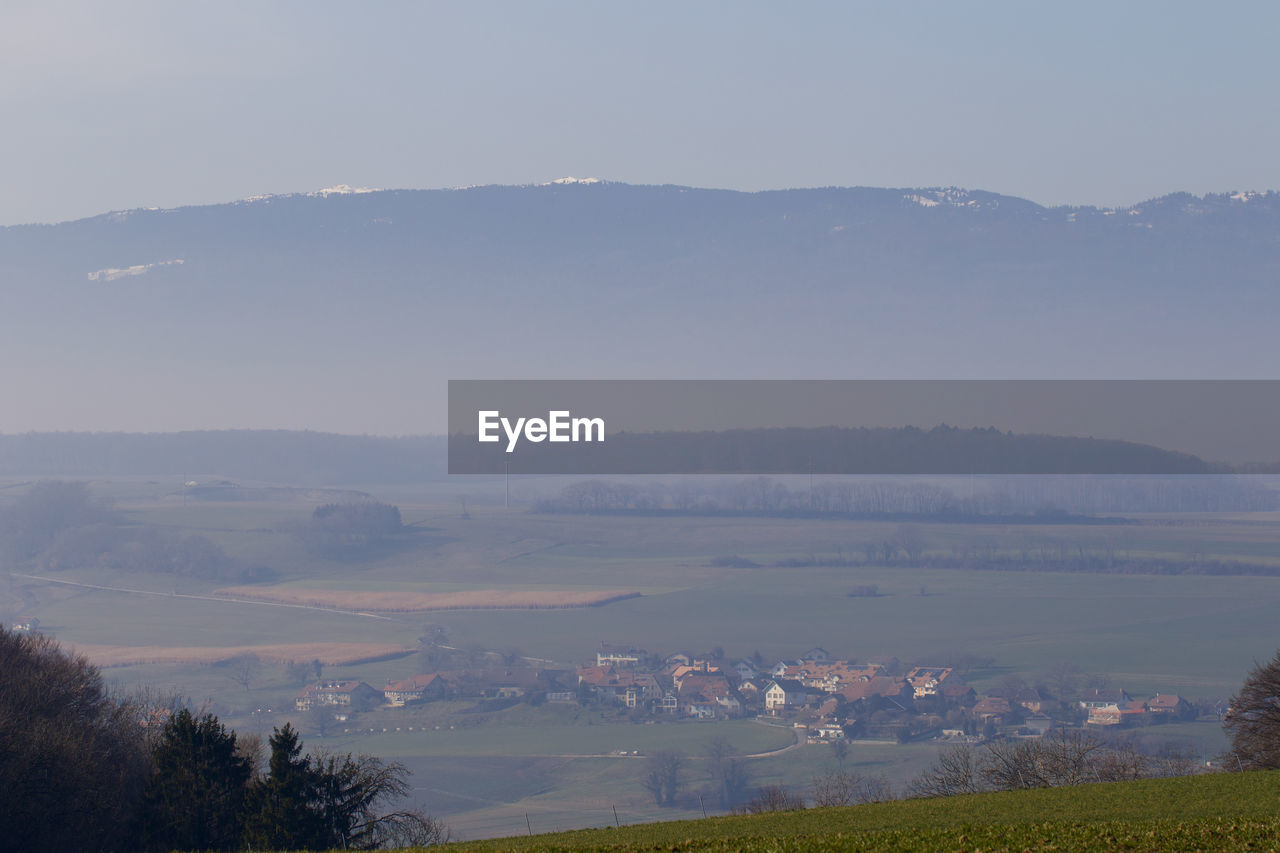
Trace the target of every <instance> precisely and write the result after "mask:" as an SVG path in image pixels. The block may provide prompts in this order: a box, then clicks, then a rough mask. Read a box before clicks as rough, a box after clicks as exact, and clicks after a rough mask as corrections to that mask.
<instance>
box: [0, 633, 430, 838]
mask: <svg viewBox="0 0 1280 853" xmlns="http://www.w3.org/2000/svg"><path fill="white" fill-rule="evenodd" d="M264 753H269V755H267V756H266V766H265V767H264V766H262V765H263V757H264ZM407 776H408V771H407V770H406V768H405V767H404V766H403V765H401V764H398V763H395V762H385V761H383V760H381V759H378V758H373V757H370V756H364V755H351V754H345V755H339V754H335V753H324V752H313V753H310V754H304V753H303V750H302V743H301V742H300V740H299V738H298V733H297V732H296V731H294V730H293V728H292V727H291V726H289V725H286V726H285V727H284V728H277V729H276V730H275V731H274V733H273V734H272V735H271V737H270V740H269V742H268V744H266V745H265V746H264V745H263V744H262V743H261V741H260V740H259V739H258V738H257V737H256V736H249V737H239V736H238V735H237V734H236V733H235V732H234V731H229V730H228V729H226V728H225V727H224V726H223V725H222V724H221V723H220V722H219V721H218V719H217V718H216V717H214V716H213V715H211V714H203V715H200V714H195V713H192V712H191V711H190V710H188V709H186V708H182V707H174V705H173V703H168V704H166V703H161V702H157V701H155V700H154V699H148V698H146V697H136V696H135V697H129V696H124V695H120V694H118V693H116V692H113V691H112V690H110V689H108V688H107V686H106V685H105V683H104V681H103V679H102V676H101V674H100V673H99V671H98V670H97V669H96V668H95V667H94V666H93V665H91V664H90V663H89V662H88V661H86V660H85V659H84V658H83V657H80V656H73V655H70V654H67V653H66V652H64V651H62V650H61V649H60V648H59V647H58V645H57V643H55V642H54V641H53V640H52V639H51V638H49V637H46V636H44V635H40V634H28V633H18V632H14V631H9V630H7V629H4V628H2V627H0V790H3V791H4V796H3V797H0V838H3V839H4V845H3V846H5V847H6V849H14V850H85V851H114V850H140V851H162V850H173V849H183V850H242V849H322V850H323V849H332V848H343V849H377V848H381V847H388V846H401V845H407V844H418V845H422V844H430V843H436V842H441V841H445V840H447V838H448V830H447V828H446V827H445V826H444V825H443V824H442V823H440V822H439V821H438V820H435V819H433V818H431V817H429V816H426V815H424V814H421V813H418V812H414V811H411V810H404V809H393V808H391V806H392V804H394V803H396V802H397V801H399V800H400V799H402V798H403V797H404V796H405V795H406V794H407V793H408V791H409V787H408V784H407V781H406V780H407Z"/></svg>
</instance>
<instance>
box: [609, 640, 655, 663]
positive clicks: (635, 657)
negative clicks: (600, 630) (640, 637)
mask: <svg viewBox="0 0 1280 853" xmlns="http://www.w3.org/2000/svg"><path fill="white" fill-rule="evenodd" d="M648 656H649V653H648V652H646V651H645V650H644V649H638V648H636V647H635V646H615V645H613V644H612V643H601V644H600V650H599V651H597V652H596V666H639V665H640V662H641V661H643V660H645V659H646V658H647V657H648Z"/></svg>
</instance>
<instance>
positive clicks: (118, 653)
mask: <svg viewBox="0 0 1280 853" xmlns="http://www.w3.org/2000/svg"><path fill="white" fill-rule="evenodd" d="M74 650H75V652H76V653H77V654H82V655H84V656H85V657H87V658H88V659H89V660H90V661H92V662H93V663H95V664H97V665H98V666H102V667H111V666H132V665H135V664H145V663H180V664H193V663H194V664H218V663H225V662H226V661H229V660H233V659H235V658H238V657H243V656H245V655H256V656H257V657H258V658H259V659H261V660H263V661H266V662H269V663H287V662H289V661H299V662H306V663H310V662H311V661H313V660H318V661H320V662H321V663H322V664H324V665H326V666H345V665H352V664H359V663H371V662H373V661H379V660H390V659H392V658H397V657H403V656H405V655H410V654H413V653H414V652H415V651H417V649H415V648H412V647H410V646H405V645H401V644H399V643H278V644H274V645H261V646H108V645H90V644H85V645H76V646H74Z"/></svg>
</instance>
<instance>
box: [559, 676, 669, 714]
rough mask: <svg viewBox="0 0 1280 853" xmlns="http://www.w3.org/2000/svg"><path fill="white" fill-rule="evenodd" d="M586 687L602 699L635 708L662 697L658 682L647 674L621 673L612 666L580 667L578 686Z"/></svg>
mask: <svg viewBox="0 0 1280 853" xmlns="http://www.w3.org/2000/svg"><path fill="white" fill-rule="evenodd" d="M584 684H585V685H586V686H587V687H588V688H589V689H590V690H591V691H592V692H593V693H594V694H595V695H596V696H598V697H600V698H601V699H604V700H608V701H612V702H617V703H619V704H622V705H626V706H627V707H628V708H635V707H637V706H638V705H640V704H641V703H643V702H649V701H656V700H657V699H659V698H661V697H662V689H661V688H660V687H659V686H658V680H657V679H656V678H654V677H653V676H652V675H649V674H647V673H638V672H632V671H630V670H622V671H619V670H617V669H615V668H613V667H612V666H580V667H578V686H579V687H581V686H582V685H584Z"/></svg>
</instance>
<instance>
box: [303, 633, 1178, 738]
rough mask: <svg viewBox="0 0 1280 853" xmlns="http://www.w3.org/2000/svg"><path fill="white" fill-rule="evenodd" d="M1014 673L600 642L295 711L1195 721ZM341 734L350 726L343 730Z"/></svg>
mask: <svg viewBox="0 0 1280 853" xmlns="http://www.w3.org/2000/svg"><path fill="white" fill-rule="evenodd" d="M1059 693H1060V694H1062V695H1051V691H1050V690H1048V689H1046V688H1045V687H1044V686H1043V685H1041V686H1031V685H1028V684H1026V683H1025V682H1023V681H1022V680H1021V679H1019V678H1017V677H1007V678H1005V679H1004V680H1003V681H1002V682H1001V684H1000V685H999V686H995V687H989V688H987V689H985V691H984V692H983V693H981V694H979V693H978V692H977V691H976V690H975V689H974V688H973V687H972V686H970V685H969V684H968V683H966V681H965V679H964V678H963V676H962V675H961V674H960V673H959V672H958V671H957V668H955V667H950V666H918V665H911V666H906V665H903V664H902V663H900V662H899V661H898V660H896V659H888V660H879V661H868V662H865V663H855V662H854V661H851V660H847V659H837V658H834V657H833V656H832V655H831V654H830V653H829V652H828V651H827V650H825V649H822V648H813V649H810V650H808V651H807V652H805V653H804V654H802V655H801V656H800V657H799V658H797V659H795V660H784V661H778V662H777V663H775V664H773V665H766V664H765V662H764V661H763V660H761V659H760V657H759V655H755V656H754V657H753V658H736V659H735V658H728V657H726V656H725V655H724V654H723V652H722V651H721V650H720V649H716V650H714V651H713V652H712V653H710V654H706V655H690V654H686V653H683V652H676V653H673V654H669V655H666V656H665V657H662V656H658V655H653V654H650V653H649V652H647V651H646V650H645V649H641V648H636V647H632V646H626V645H614V644H610V643H601V644H600V647H599V648H598V649H597V650H596V652H595V659H594V661H593V662H590V663H584V664H583V665H581V666H579V667H577V669H576V670H571V669H565V668H560V669H556V668H539V667H535V666H529V665H522V664H521V663H520V662H518V661H517V662H512V663H511V665H507V666H467V667H462V668H458V669H445V670H439V671H435V672H430V673H423V674H419V675H414V676H412V677H410V678H407V679H403V680H397V681H389V682H388V683H386V684H385V685H384V686H383V687H382V688H381V689H380V690H379V689H377V688H375V687H373V686H372V685H369V684H367V683H365V682H362V681H350V680H318V681H315V682H313V683H311V684H308V685H307V686H306V687H305V688H303V689H302V691H301V692H300V693H299V694H298V695H297V697H296V700H295V705H296V709H297V710H298V711H300V712H306V713H309V714H311V715H312V719H316V718H319V719H321V720H324V721H327V720H329V719H332V721H333V722H334V723H337V724H345V723H349V722H351V719H352V716H353V715H355V714H358V713H360V712H366V711H372V710H375V709H386V710H388V711H394V710H395V709H401V708H406V707H407V706H414V705H418V704H420V703H428V702H432V701H437V700H447V699H454V700H458V699H475V700H480V701H482V702H483V701H487V702H488V707H490V708H499V707H507V706H509V705H512V704H516V703H519V702H528V703H531V704H543V703H547V704H554V703H560V704H566V705H575V706H596V707H602V708H613V709H615V710H616V711H617V713H618V715H619V716H620V717H624V718H626V719H628V720H631V721H634V722H640V721H656V720H683V719H687V720H725V719H738V718H744V717H760V718H772V719H776V720H778V721H785V722H787V723H789V724H791V725H792V726H794V727H796V728H798V729H801V728H802V729H804V730H805V734H806V737H807V739H808V741H809V742H811V743H831V742H836V741H846V740H854V739H870V740H879V741H886V740H890V741H896V742H898V743H907V742H911V741H919V740H930V739H932V740H955V741H965V742H980V741H983V740H988V739H992V738H997V737H1017V738H1038V737H1043V736H1044V735H1046V734H1047V733H1049V732H1050V731H1051V730H1053V729H1054V728H1062V727H1078V726H1089V727H1098V728H1101V729H1119V728H1126V727H1136V726H1146V725H1151V724H1156V723H1162V722H1173V721H1186V720H1192V719H1195V718H1196V708H1195V707H1194V706H1193V705H1192V704H1191V703H1189V702H1188V701H1186V700H1185V699H1183V698H1182V697H1180V696H1178V695H1176V694H1173V693H1156V694H1155V695H1154V696H1151V697H1148V698H1136V697H1134V696H1131V695H1130V694H1129V693H1127V692H1126V691H1125V690H1124V689H1123V688H1119V687H1085V688H1079V689H1075V688H1074V687H1072V688H1069V689H1063V690H1060V691H1059ZM348 730H350V729H348Z"/></svg>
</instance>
